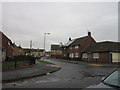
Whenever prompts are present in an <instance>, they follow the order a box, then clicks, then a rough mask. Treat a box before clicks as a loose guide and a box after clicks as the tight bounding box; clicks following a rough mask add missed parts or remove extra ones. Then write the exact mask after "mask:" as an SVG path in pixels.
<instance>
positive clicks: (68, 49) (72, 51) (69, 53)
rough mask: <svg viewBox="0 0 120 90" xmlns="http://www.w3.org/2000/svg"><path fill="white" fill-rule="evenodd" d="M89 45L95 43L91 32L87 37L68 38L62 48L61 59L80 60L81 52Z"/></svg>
mask: <svg viewBox="0 0 120 90" xmlns="http://www.w3.org/2000/svg"><path fill="white" fill-rule="evenodd" d="M91 43H96V41H95V40H94V39H93V38H92V36H91V32H88V35H87V36H84V37H80V38H77V39H71V38H69V41H68V42H67V43H66V44H65V45H64V47H63V58H64V59H74V60H81V58H82V51H83V50H84V49H85V48H86V47H88V46H89V45H90V44H91Z"/></svg>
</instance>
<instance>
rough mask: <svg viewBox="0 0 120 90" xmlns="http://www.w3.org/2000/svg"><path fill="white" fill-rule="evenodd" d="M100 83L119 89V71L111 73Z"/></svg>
mask: <svg viewBox="0 0 120 90" xmlns="http://www.w3.org/2000/svg"><path fill="white" fill-rule="evenodd" d="M102 82H103V83H104V84H107V85H110V86H116V87H120V69H119V70H116V71H115V72H113V73H112V74H111V75H109V76H108V77H107V78H105V79H104V80H103V81H102Z"/></svg>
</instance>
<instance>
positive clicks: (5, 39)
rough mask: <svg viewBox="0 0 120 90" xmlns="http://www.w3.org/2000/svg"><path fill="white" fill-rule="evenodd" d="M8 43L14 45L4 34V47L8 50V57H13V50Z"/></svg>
mask: <svg viewBox="0 0 120 90" xmlns="http://www.w3.org/2000/svg"><path fill="white" fill-rule="evenodd" d="M0 33H1V32H0ZM8 42H10V43H12V42H11V40H10V39H9V38H8V37H6V36H5V35H4V34H3V33H2V46H3V47H4V48H5V49H6V56H13V48H12V46H11V45H8Z"/></svg>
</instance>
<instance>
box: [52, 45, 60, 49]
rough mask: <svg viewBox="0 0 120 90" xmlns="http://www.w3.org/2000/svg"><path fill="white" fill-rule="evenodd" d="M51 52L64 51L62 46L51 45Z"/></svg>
mask: <svg viewBox="0 0 120 90" xmlns="http://www.w3.org/2000/svg"><path fill="white" fill-rule="evenodd" d="M51 50H62V47H61V46H60V45H51Z"/></svg>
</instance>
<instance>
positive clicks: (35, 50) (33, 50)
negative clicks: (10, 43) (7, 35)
mask: <svg viewBox="0 0 120 90" xmlns="http://www.w3.org/2000/svg"><path fill="white" fill-rule="evenodd" d="M23 50H25V51H26V52H30V51H31V52H43V51H44V49H27V48H24V49H23Z"/></svg>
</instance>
